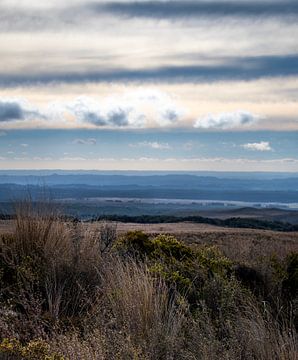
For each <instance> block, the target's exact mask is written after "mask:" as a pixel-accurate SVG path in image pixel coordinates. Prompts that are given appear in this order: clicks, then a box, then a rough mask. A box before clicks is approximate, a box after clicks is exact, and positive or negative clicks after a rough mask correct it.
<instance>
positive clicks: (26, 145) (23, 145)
mask: <svg viewBox="0 0 298 360" xmlns="http://www.w3.org/2000/svg"><path fill="white" fill-rule="evenodd" d="M20 146H22V147H28V146H29V145H28V144H21V145H20Z"/></svg>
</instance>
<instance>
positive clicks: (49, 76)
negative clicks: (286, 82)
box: [0, 54, 298, 121]
mask: <svg viewBox="0 0 298 360" xmlns="http://www.w3.org/2000/svg"><path fill="white" fill-rule="evenodd" d="M206 60H208V59H206ZM218 60H220V62H219V63H218V62H216V63H214V58H210V64H208V63H206V64H201V65H183V66H172V65H168V66H167V65H165V66H161V67H154V68H148V67H146V68H143V69H139V68H137V69H128V68H116V67H115V68H113V69H111V68H105V69H103V70H101V71H88V70H86V71H83V72H79V71H76V72H68V71H65V72H61V71H60V72H57V73H55V72H39V73H38V72H34V73H31V74H30V73H28V72H27V73H25V72H23V73H9V72H6V73H2V74H0V86H2V87H15V86H31V85H34V84H38V85H40V84H57V83H67V84H76V83H110V82H123V81H126V82H136V83H139V82H140V81H142V82H147V83H150V82H151V83H154V82H166V83H167V82H173V83H183V82H185V83H187V82H191V83H200V82H201V83H204V82H210V81H223V80H225V81H235V80H253V79H260V78H272V77H281V76H297V75H298V54H285V55H272V56H250V57H221V58H218V59H217V61H218ZM99 121H101V120H99Z"/></svg>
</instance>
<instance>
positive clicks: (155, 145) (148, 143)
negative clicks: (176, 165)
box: [129, 141, 171, 150]
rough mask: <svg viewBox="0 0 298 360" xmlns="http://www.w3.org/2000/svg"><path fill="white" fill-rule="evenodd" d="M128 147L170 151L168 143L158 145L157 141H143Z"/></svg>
mask: <svg viewBox="0 0 298 360" xmlns="http://www.w3.org/2000/svg"><path fill="white" fill-rule="evenodd" d="M129 146H130V147H145V148H151V149H156V150H169V149H171V146H170V145H169V144H168V143H160V142H157V141H143V142H139V143H137V144H130V145H129Z"/></svg>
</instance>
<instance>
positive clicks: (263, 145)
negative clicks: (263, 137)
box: [241, 141, 272, 151]
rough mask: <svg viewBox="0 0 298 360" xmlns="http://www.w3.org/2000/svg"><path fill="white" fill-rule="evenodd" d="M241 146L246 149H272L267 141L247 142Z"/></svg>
mask: <svg viewBox="0 0 298 360" xmlns="http://www.w3.org/2000/svg"><path fill="white" fill-rule="evenodd" d="M241 146H242V147H243V148H244V149H246V150H252V151H272V147H271V145H270V143H269V142H268V141H261V142H259V143H247V144H243V145H241Z"/></svg>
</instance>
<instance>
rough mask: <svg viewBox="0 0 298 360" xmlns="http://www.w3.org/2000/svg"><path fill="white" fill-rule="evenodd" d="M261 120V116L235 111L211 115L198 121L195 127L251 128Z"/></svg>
mask: <svg viewBox="0 0 298 360" xmlns="http://www.w3.org/2000/svg"><path fill="white" fill-rule="evenodd" d="M259 119H260V116H259V115H255V114H252V113H250V112H248V111H242V110H239V111H235V112H226V113H218V114H209V115H207V116H205V117H202V118H199V119H197V120H196V122H195V124H194V127H195V128H201V129H212V128H214V129H223V130H225V129H232V128H237V127H242V126H250V125H253V124H254V123H256V122H257V121H258V120H259Z"/></svg>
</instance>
